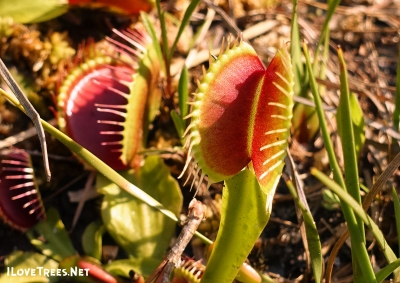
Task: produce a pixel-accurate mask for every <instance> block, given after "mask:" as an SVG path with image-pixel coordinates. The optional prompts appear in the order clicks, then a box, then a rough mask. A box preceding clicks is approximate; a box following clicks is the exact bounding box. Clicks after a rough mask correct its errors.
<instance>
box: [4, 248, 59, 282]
mask: <svg viewBox="0 0 400 283" xmlns="http://www.w3.org/2000/svg"><path fill="white" fill-rule="evenodd" d="M5 265H6V266H7V268H6V269H5V272H4V274H3V275H2V276H1V277H0V283H25V282H26V283H31V282H36V283H42V282H43V283H47V282H57V281H58V278H57V277H54V276H50V277H47V276H44V274H42V272H43V270H44V269H56V268H58V262H57V261H55V260H53V259H50V258H48V257H47V256H45V255H42V254H39V253H34V252H23V251H14V252H12V253H11V254H9V255H8V256H7V257H6V259H5ZM38 267H40V268H39V269H38ZM12 268H13V269H12ZM41 268H42V269H41ZM19 269H25V270H26V269H30V272H32V271H33V270H34V272H35V273H36V276H11V274H12V273H14V274H18V273H17V270H19ZM8 272H9V274H8Z"/></svg>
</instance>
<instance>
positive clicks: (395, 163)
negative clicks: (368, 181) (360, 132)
mask: <svg viewBox="0 0 400 283" xmlns="http://www.w3.org/2000/svg"><path fill="white" fill-rule="evenodd" d="M399 166H400V153H399V154H397V155H396V157H395V158H393V160H392V161H391V162H390V163H389V166H388V167H387V168H386V170H385V171H383V173H382V174H381V175H380V176H379V177H378V180H376V182H375V184H374V185H373V186H372V188H371V190H370V191H369V193H368V194H367V195H366V197H365V199H364V202H363V204H362V207H363V209H364V211H367V210H368V208H369V207H370V205H371V203H372V201H373V200H374V198H375V196H376V195H377V194H378V193H379V192H380V191H381V189H382V188H383V185H385V183H386V181H387V180H388V179H389V178H390V177H391V176H392V175H393V173H394V172H395V171H396V170H397V168H398V167H399ZM349 236H350V233H349V230H346V232H345V233H344V234H343V235H342V236H341V237H340V238H339V240H338V241H337V242H336V244H335V245H334V246H333V249H332V253H331V254H330V255H329V259H328V263H327V265H326V274H325V280H326V283H330V282H331V280H332V270H333V264H334V261H335V258H336V256H337V254H338V252H339V250H340V248H341V247H342V245H343V244H344V242H345V241H346V239H347V238H348V237H349Z"/></svg>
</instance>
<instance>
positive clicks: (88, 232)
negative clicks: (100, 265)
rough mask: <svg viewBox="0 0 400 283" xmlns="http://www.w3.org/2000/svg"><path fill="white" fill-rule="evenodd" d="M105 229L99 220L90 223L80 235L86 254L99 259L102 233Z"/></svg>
mask: <svg viewBox="0 0 400 283" xmlns="http://www.w3.org/2000/svg"><path fill="white" fill-rule="evenodd" d="M105 231H106V229H105V227H104V225H103V223H102V222H101V221H100V220H97V221H93V222H92V223H90V224H89V225H88V226H87V227H86V229H85V232H83V235H82V247H83V250H84V252H85V254H86V255H88V256H91V257H93V258H95V259H97V260H100V259H101V252H102V243H103V234H104V232H105Z"/></svg>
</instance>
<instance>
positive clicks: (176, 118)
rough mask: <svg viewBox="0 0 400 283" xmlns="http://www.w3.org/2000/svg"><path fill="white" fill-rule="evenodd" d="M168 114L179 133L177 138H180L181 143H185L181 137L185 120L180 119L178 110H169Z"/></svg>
mask: <svg viewBox="0 0 400 283" xmlns="http://www.w3.org/2000/svg"><path fill="white" fill-rule="evenodd" d="M170 115H171V118H172V121H173V122H174V126H175V129H176V131H177V133H178V135H179V138H180V139H181V143H182V144H185V143H184V139H183V133H184V131H185V121H184V120H182V118H181V116H180V115H179V114H178V112H176V110H175V109H172V110H171V112H170Z"/></svg>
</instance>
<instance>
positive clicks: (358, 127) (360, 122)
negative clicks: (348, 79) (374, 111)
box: [336, 92, 365, 156]
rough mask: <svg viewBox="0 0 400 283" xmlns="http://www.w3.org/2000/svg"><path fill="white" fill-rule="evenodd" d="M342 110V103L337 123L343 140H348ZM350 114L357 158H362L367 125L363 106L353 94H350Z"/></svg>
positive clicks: (339, 107)
mask: <svg viewBox="0 0 400 283" xmlns="http://www.w3.org/2000/svg"><path fill="white" fill-rule="evenodd" d="M340 101H341V100H340ZM342 109H343V103H341V102H340V103H339V106H338V109H337V112H336V121H337V128H338V133H339V136H340V138H341V140H343V139H345V138H347V137H346V135H345V136H343V125H342V124H343V122H341V121H342V119H343V118H342V116H343V114H342V112H343V110H342ZM350 112H351V121H352V124H353V132H354V145H355V148H356V154H357V156H360V153H361V149H362V146H363V144H364V142H365V131H364V125H365V123H364V116H363V112H362V109H361V106H360V104H359V103H358V100H357V97H356V95H355V94H354V93H353V92H350Z"/></svg>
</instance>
